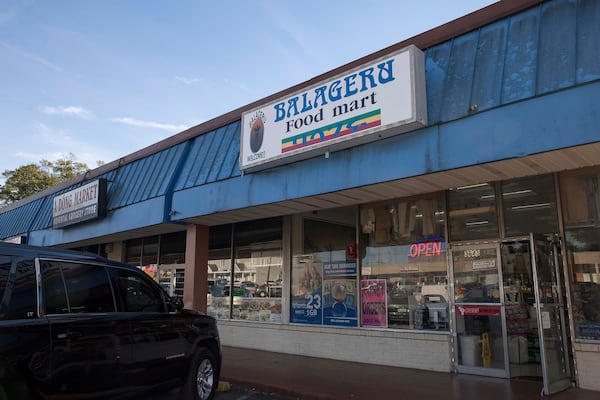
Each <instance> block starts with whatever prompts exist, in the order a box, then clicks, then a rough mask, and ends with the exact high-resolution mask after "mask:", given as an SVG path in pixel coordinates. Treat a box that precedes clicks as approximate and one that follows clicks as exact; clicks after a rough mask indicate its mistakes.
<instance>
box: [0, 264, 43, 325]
mask: <svg viewBox="0 0 600 400" xmlns="http://www.w3.org/2000/svg"><path fill="white" fill-rule="evenodd" d="M36 307H37V295H36V286H35V266H34V263H33V260H19V259H17V258H16V257H12V258H11V257H8V256H0V319H21V318H31V317H34V316H35V315H36Z"/></svg>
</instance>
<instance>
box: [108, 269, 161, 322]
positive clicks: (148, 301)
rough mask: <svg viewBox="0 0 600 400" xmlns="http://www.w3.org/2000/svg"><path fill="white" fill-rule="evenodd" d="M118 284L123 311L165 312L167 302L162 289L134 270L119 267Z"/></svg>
mask: <svg viewBox="0 0 600 400" xmlns="http://www.w3.org/2000/svg"><path fill="white" fill-rule="evenodd" d="M117 274H118V278H117V282H118V283H117V286H118V291H119V295H120V297H121V302H122V303H123V311H126V312H142V311H143V312H165V311H166V310H165V303H164V301H163V297H162V296H161V293H160V291H159V290H158V289H157V288H155V287H152V286H151V285H150V284H149V283H147V282H146V281H145V280H144V279H142V277H140V276H138V275H136V274H135V273H133V272H130V271H127V270H121V269H119V270H118V271H117Z"/></svg>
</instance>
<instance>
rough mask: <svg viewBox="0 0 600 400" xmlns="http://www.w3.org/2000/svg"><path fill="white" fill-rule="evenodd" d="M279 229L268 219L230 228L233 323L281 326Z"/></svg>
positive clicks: (277, 220) (276, 222)
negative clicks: (232, 267) (231, 234)
mask: <svg viewBox="0 0 600 400" xmlns="http://www.w3.org/2000/svg"><path fill="white" fill-rule="evenodd" d="M282 229H283V225H282V220H281V218H272V219H267V220H262V221H252V222H250V223H242V224H236V225H235V226H234V231H235V234H234V246H235V260H234V273H233V275H234V276H233V277H234V281H233V282H234V284H233V289H229V287H227V288H226V293H227V294H229V292H230V291H231V290H232V293H231V294H232V297H233V307H232V310H233V311H232V315H231V318H233V319H241V320H247V321H260V322H267V321H270V322H281V320H282V316H281V311H282V309H281V298H282V295H283V285H282V284H283V257H282V253H283V249H282V236H283V230H282Z"/></svg>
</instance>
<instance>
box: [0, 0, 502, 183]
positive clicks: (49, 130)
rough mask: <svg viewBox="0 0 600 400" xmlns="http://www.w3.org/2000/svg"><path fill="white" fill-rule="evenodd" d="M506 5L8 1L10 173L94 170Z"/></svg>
mask: <svg viewBox="0 0 600 400" xmlns="http://www.w3.org/2000/svg"><path fill="white" fill-rule="evenodd" d="M494 2H495V1H485V0H482V1H477V0H420V1H406V0H360V1H359V0H302V1H292V0H213V1H208V0H172V1H168V0H152V1H148V0H56V1H54V0H52V1H51V0H0V173H2V172H3V171H5V170H14V169H16V168H18V167H20V166H23V165H26V164H30V163H35V164H37V163H39V161H40V160H42V159H45V160H49V161H56V160H57V159H61V158H66V157H68V156H69V154H73V155H74V156H75V161H78V162H83V163H86V164H87V165H88V166H89V167H90V168H95V167H97V166H98V163H97V162H98V161H103V162H105V163H108V162H111V161H113V160H116V159H118V158H120V157H122V156H125V155H128V154H131V153H133V152H135V151H137V150H140V149H142V148H144V147H147V146H149V145H151V144H153V143H156V142H158V141H160V140H162V139H165V138H167V137H169V136H172V135H174V134H177V133H179V132H181V131H183V130H185V129H187V128H189V127H191V126H194V125H197V124H199V123H202V122H204V121H207V120H210V119H213V118H215V117H218V116H220V115H223V114H225V113H227V112H229V111H232V110H235V109H237V108H239V107H242V106H244V105H246V104H249V103H252V102H254V101H256V100H260V99H262V98H264V97H266V96H269V95H271V94H274V93H277V92H279V91H281V90H284V89H286V88H289V87H291V86H293V85H296V84H298V83H301V82H304V81H307V80H309V79H311V78H313V77H315V76H317V75H320V74H323V73H325V72H327V71H330V70H332V69H335V68H337V67H339V66H342V65H344V64H346V63H348V62H351V61H353V60H356V59H358V58H361V57H364V56H366V55H369V54H371V53H374V52H376V51H378V50H381V49H383V48H386V47H388V46H391V45H393V44H395V43H398V42H401V41H403V40H405V39H409V38H411V37H413V36H415V35H418V34H420V33H422V32H425V31H427V30H429V29H432V28H435V27H437V26H439V25H442V24H444V23H446V22H450V21H452V20H454V19H456V18H459V17H461V16H463V15H466V14H468V13H470V12H473V11H476V10H478V9H480V8H483V7H485V6H487V5H490V4H492V3H494ZM3 183H4V179H3V178H2V177H0V184H3Z"/></svg>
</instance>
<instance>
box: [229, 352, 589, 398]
mask: <svg viewBox="0 0 600 400" xmlns="http://www.w3.org/2000/svg"><path fill="white" fill-rule="evenodd" d="M221 379H222V381H228V382H231V383H234V384H238V385H241V386H245V387H249V388H254V389H256V390H259V391H263V392H273V393H280V394H283V395H287V396H292V397H297V398H299V399H308V400H311V399H317V400H322V399H377V400H387V399H394V400H398V399H402V400H412V399H415V400H433V399H435V400H438V399H456V400H481V399H485V400H531V399H540V398H542V397H544V396H541V391H542V382H538V381H525V380H514V379H513V380H510V379H498V378H487V377H480V376H473V375H458V374H449V373H440V372H429V371H422V370H416V369H407V368H397V367H385V366H378V365H370V364H361V363H353V362H345V361H335V360H327V359H321V358H314V357H304V356H295V355H289V354H281V353H272V352H266V351H259V350H249V349H242V348H236V347H227V346H224V347H223V368H222V377H221ZM544 398H546V399H548V400H598V399H600V392H596V391H587V390H581V389H576V388H573V389H569V390H566V391H564V392H561V393H557V394H555V395H552V396H545V397H544Z"/></svg>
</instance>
